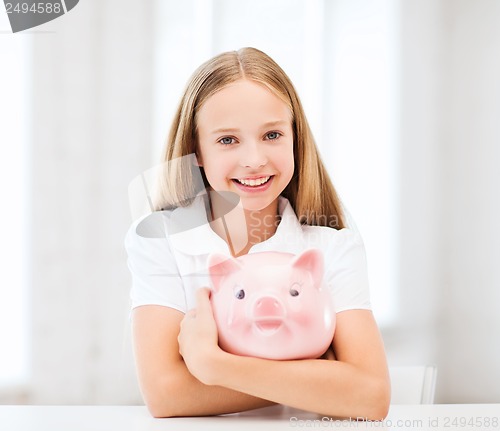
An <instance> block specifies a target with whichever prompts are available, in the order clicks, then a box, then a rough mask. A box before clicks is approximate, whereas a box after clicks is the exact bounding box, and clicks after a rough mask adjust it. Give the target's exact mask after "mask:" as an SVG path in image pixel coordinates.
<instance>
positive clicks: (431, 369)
mask: <svg viewBox="0 0 500 431" xmlns="http://www.w3.org/2000/svg"><path fill="white" fill-rule="evenodd" d="M389 374H390V377H391V390H392V395H391V404H433V403H434V393H435V391H436V376H437V368H436V367H435V366H433V365H427V366H426V365H422V366H411V367H410V366H406V367H389Z"/></svg>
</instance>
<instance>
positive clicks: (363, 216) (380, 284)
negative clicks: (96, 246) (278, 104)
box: [153, 0, 399, 326]
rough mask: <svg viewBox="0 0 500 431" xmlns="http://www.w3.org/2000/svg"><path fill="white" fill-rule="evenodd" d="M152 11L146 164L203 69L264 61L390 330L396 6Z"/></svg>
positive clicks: (364, 3)
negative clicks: (284, 90) (284, 91)
mask: <svg viewBox="0 0 500 431" xmlns="http://www.w3.org/2000/svg"><path fill="white" fill-rule="evenodd" d="M156 7H157V8H158V13H157V14H156V16H157V17H159V19H161V22H158V23H157V24H156V29H157V41H156V42H157V45H156V51H155V63H156V64H155V74H156V76H155V82H154V88H155V99H156V103H155V105H156V106H155V109H154V112H155V115H154V126H153V130H154V144H153V147H154V155H153V160H155V162H157V161H158V160H159V157H158V154H159V153H160V147H162V146H163V145H164V142H165V136H166V135H167V132H168V127H169V125H170V121H171V118H172V117H173V113H174V110H175V107H176V105H177V103H178V101H179V98H180V96H181V92H182V89H183V88H184V85H185V84H186V82H187V80H188V78H189V76H190V75H191V73H192V72H193V71H194V69H195V68H196V67H197V66H198V65H199V64H200V63H201V62H203V61H205V60H207V59H208V58H210V57H211V56H212V55H215V54H217V53H220V52H223V51H227V50H234V49H238V48H241V47H244V46H254V47H256V48H259V49H261V50H263V51H264V52H266V53H268V54H269V55H270V56H271V57H273V58H274V59H275V60H276V61H277V62H278V64H280V65H281V66H282V67H283V69H284V70H285V71H286V72H287V74H288V75H289V76H290V78H291V80H292V81H293V83H294V85H295V87H296V88H297V90H298V92H299V95H300V97H301V100H302V102H303V104H304V109H305V112H306V114H307V117H308V121H309V124H310V125H311V128H312V130H313V133H314V136H315V139H316V142H317V144H318V147H319V149H320V152H321V154H322V157H323V160H324V161H325V164H326V165H327V167H328V169H329V171H330V173H331V175H332V178H333V181H334V184H335V186H336V188H337V190H338V191H339V194H340V196H341V198H342V200H343V202H344V204H345V205H346V207H347V209H348V210H349V212H350V213H351V215H352V216H353V218H354V220H355V222H356V224H357V227H358V229H359V230H360V232H361V234H362V236H363V239H364V241H365V246H366V251H367V257H368V270H369V276H370V288H371V296H372V305H373V309H374V313H375V315H376V317H377V320H378V322H379V324H380V325H381V326H384V325H389V324H390V323H391V322H393V321H394V319H395V317H396V311H397V296H396V295H397V289H396V282H397V279H398V273H397V268H398V260H397V229H398V210H397V208H398V201H397V193H398V190H397V186H396V185H397V178H396V173H397V163H398V161H397V159H396V157H397V147H396V142H395V139H396V138H395V137H396V135H397V132H398V130H397V125H398V118H397V97H398V94H397V86H398V76H397V64H398V58H397V56H398V49H399V47H398V46H397V44H396V42H395V41H396V40H397V34H396V31H397V28H396V27H397V26H396V23H397V2H396V1H395V0H360V1H356V2H352V1H349V0H340V1H329V0H307V1H304V0H276V1H274V2H268V1H267V0H255V1H253V2H234V1H230V0H192V1H191V2H182V3H181V2H162V1H161V0H157V2H156ZM168 17H170V19H168ZM172 17H175V19H174V18H172ZM192 17H194V19H192ZM238 17H244V19H238ZM190 19H191V20H194V23H193V22H190ZM200 41H202V43H200ZM153 164H154V163H153Z"/></svg>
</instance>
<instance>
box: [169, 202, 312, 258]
mask: <svg viewBox="0 0 500 431" xmlns="http://www.w3.org/2000/svg"><path fill="white" fill-rule="evenodd" d="M206 205H207V202H206V197H205V196H204V195H199V196H197V197H196V198H195V200H194V201H193V202H192V203H191V205H189V206H187V207H179V208H176V209H174V210H173V211H172V213H171V214H170V216H169V217H168V219H167V220H166V232H167V238H168V240H169V242H170V244H171V246H172V247H173V248H174V249H176V250H177V251H179V252H181V253H183V254H187V255H203V254H209V253H215V252H219V253H224V254H227V255H230V254H231V253H230V250H229V246H228V244H227V243H226V242H225V241H224V240H223V239H222V238H221V237H220V236H219V235H217V234H216V233H215V232H214V231H213V230H212V228H211V227H210V225H209V223H208V218H207V212H206V208H207V207H206ZM278 213H279V215H280V216H281V221H280V223H279V224H278V226H277V228H276V232H275V233H274V235H273V236H271V237H269V238H268V239H266V240H264V241H262V242H260V243H257V244H254V245H253V246H252V247H251V248H250V250H249V252H248V253H254V252H257V251H271V250H272V251H282V252H288V253H298V252H300V251H301V250H302V248H303V232H302V227H301V225H300V223H299V221H298V219H297V216H296V215H295V212H294V210H293V208H292V206H291V204H290V202H289V201H288V199H286V198H285V197H283V196H279V198H278ZM185 220H195V221H196V223H195V226H194V227H192V228H189V229H186V230H179V228H178V224H179V223H181V224H182V222H183V221H185Z"/></svg>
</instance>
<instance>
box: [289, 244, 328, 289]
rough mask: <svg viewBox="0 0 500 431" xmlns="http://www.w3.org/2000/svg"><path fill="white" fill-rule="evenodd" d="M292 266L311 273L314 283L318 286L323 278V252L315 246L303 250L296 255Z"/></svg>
mask: <svg viewBox="0 0 500 431" xmlns="http://www.w3.org/2000/svg"><path fill="white" fill-rule="evenodd" d="M291 266H292V267H293V268H299V269H303V270H305V271H308V272H309V273H310V274H311V277H312V279H313V282H314V285H315V286H316V287H319V286H320V285H321V282H322V280H323V271H324V264H323V254H322V253H321V252H320V251H319V250H318V249H315V248H311V249H309V250H306V251H304V252H303V253H301V254H299V255H298V256H296V257H295V258H294V259H293V260H292V263H291Z"/></svg>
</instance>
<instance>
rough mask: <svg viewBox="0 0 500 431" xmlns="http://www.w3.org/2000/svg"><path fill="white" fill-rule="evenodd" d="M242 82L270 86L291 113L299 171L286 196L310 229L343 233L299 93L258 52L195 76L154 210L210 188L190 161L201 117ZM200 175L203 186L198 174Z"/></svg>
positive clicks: (234, 54)
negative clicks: (216, 97) (213, 99)
mask: <svg viewBox="0 0 500 431" xmlns="http://www.w3.org/2000/svg"><path fill="white" fill-rule="evenodd" d="M239 79H250V80H253V81H255V82H258V83H260V84H262V85H264V86H266V87H267V88H268V89H269V90H270V91H271V92H272V93H273V94H275V95H276V96H277V97H279V98H280V99H281V100H282V101H283V102H284V103H286V104H287V105H288V107H289V109H290V111H291V113H292V128H293V134H294V137H293V138H294V143H293V154H294V162H295V170H294V174H293V177H292V179H291V181H290V183H289V184H288V185H287V186H286V188H285V190H284V191H283V192H282V195H283V196H284V197H286V198H287V199H288V200H289V202H290V204H291V205H292V208H293V209H294V210H295V213H296V215H297V217H298V219H299V221H300V222H301V223H303V224H307V225H311V226H328V227H333V228H336V229H341V228H343V227H344V226H345V221H344V214H343V212H342V206H341V203H340V200H339V197H338V195H337V192H336V191H335V188H334V187H333V184H332V182H331V180H330V177H329V175H328V172H327V171H326V169H325V167H324V165H323V163H322V161H321V158H320V156H319V153H318V149H317V147H316V144H315V142H314V138H313V135H312V133H311V129H310V127H309V124H308V122H307V119H306V116H305V114H304V110H303V108H302V104H301V102H300V100H299V97H298V95H297V92H296V91H295V88H294V86H293V84H292V82H291V81H290V78H288V76H287V75H286V74H285V72H284V71H283V70H282V69H281V68H280V67H279V66H278V65H277V64H276V63H275V62H274V60H272V59H271V58H270V57H269V56H268V55H266V54H265V53H263V52H262V51H259V50H258V49H255V48H242V49H240V50H238V51H230V52H225V53H222V54H219V55H217V56H216V57H214V58H212V59H210V60H208V61H207V62H205V63H203V64H202V65H201V66H200V67H199V68H198V69H197V70H196V71H195V72H194V74H193V75H192V77H191V79H190V80H189V82H188V85H187V87H186V89H185V91H184V94H183V96H182V99H181V101H180V103H179V107H178V109H177V111H176V114H175V117H174V120H173V123H172V126H171V129H170V133H169V136H168V140H167V143H166V146H165V150H164V154H163V156H162V159H163V161H164V163H163V171H162V173H161V175H160V182H159V185H158V186H159V187H158V190H157V194H156V197H155V200H154V206H155V209H156V210H159V209H165V208H171V207H173V206H180V205H182V206H185V205H189V204H190V203H191V202H192V200H193V197H194V196H196V194H197V193H198V192H199V191H200V190H201V189H202V188H203V187H208V185H209V184H208V182H207V180H206V177H205V175H204V173H203V168H201V167H198V166H195V165H194V163H193V162H192V160H190V159H189V157H183V156H189V155H193V154H195V153H196V150H197V121H196V118H197V114H198V112H199V110H200V108H201V106H202V105H203V103H204V102H205V101H206V100H207V99H208V98H209V97H210V96H212V95H213V94H214V93H216V92H217V91H219V90H221V89H222V88H223V87H225V86H227V85H228V84H230V83H232V82H234V81H237V80H239ZM198 169H199V170H201V176H202V182H203V184H201V181H196V180H195V179H196V178H198V177H199V175H197V174H196V172H197V170H198Z"/></svg>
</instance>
